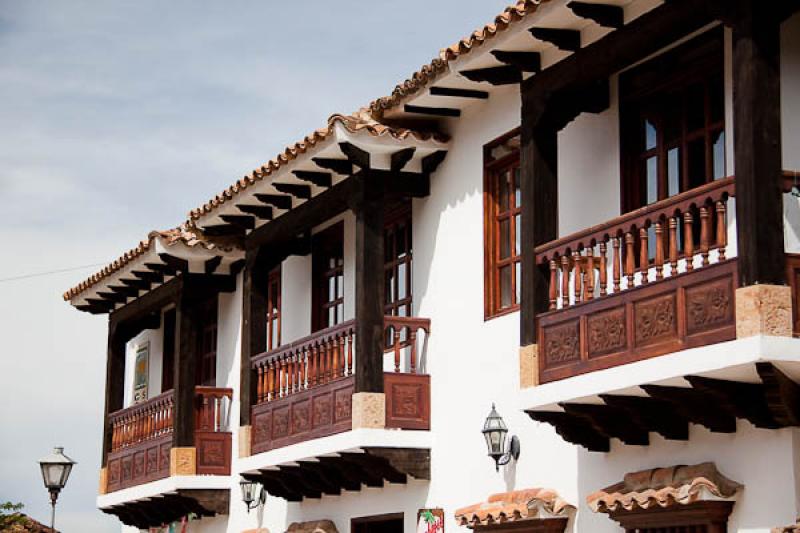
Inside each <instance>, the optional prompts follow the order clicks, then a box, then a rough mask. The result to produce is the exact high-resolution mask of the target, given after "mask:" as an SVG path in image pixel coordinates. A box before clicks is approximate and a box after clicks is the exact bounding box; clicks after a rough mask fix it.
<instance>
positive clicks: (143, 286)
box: [119, 277, 150, 291]
mask: <svg viewBox="0 0 800 533" xmlns="http://www.w3.org/2000/svg"><path fill="white" fill-rule="evenodd" d="M119 282H120V283H122V284H123V285H126V286H128V287H132V288H134V289H137V290H140V291H147V290H150V281H147V280H144V279H141V278H139V277H137V278H136V279H120V280H119Z"/></svg>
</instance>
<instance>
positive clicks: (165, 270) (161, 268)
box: [144, 263, 178, 276]
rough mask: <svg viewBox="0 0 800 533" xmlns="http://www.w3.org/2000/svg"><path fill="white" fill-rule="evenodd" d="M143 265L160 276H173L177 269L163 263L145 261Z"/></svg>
mask: <svg viewBox="0 0 800 533" xmlns="http://www.w3.org/2000/svg"><path fill="white" fill-rule="evenodd" d="M144 266H145V267H147V268H148V269H149V270H152V271H153V272H155V273H157V274H161V275H162V276H174V275H175V274H177V273H178V269H176V268H175V267H173V266H171V265H168V264H165V263H145V264H144Z"/></svg>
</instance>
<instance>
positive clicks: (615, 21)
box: [567, 2, 625, 30]
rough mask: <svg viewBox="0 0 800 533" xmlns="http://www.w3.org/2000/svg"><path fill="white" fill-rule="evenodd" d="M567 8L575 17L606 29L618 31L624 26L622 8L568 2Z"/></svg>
mask: <svg viewBox="0 0 800 533" xmlns="http://www.w3.org/2000/svg"><path fill="white" fill-rule="evenodd" d="M567 7H568V8H570V9H571V10H572V12H573V13H575V15H576V16H578V17H581V18H584V19H588V20H591V21H593V22H596V23H597V24H599V25H601V26H603V27H606V28H612V29H615V30H618V29H620V28H621V27H623V26H624V25H625V10H624V9H623V8H622V6H615V5H611V4H590V3H588V2H569V3H568V4H567Z"/></svg>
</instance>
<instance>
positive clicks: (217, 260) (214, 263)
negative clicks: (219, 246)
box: [203, 255, 222, 274]
mask: <svg viewBox="0 0 800 533" xmlns="http://www.w3.org/2000/svg"><path fill="white" fill-rule="evenodd" d="M221 264H222V256H221V255H218V256H216V257H212V258H211V259H206V262H205V265H204V268H203V270H204V271H205V273H206V274H213V273H214V272H216V271H217V269H218V268H219V265H221Z"/></svg>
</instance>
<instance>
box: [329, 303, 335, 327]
mask: <svg viewBox="0 0 800 533" xmlns="http://www.w3.org/2000/svg"><path fill="white" fill-rule="evenodd" d="M334 324H336V307H335V306H334V307H329V308H328V326H333V325H334Z"/></svg>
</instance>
